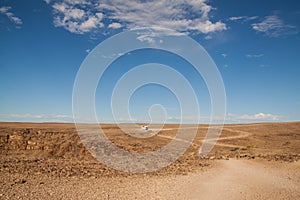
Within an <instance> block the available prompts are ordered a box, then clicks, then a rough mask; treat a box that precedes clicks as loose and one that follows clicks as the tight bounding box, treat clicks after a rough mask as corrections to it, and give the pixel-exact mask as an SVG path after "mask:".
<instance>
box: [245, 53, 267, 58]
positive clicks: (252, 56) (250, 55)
mask: <svg viewBox="0 0 300 200" xmlns="http://www.w3.org/2000/svg"><path fill="white" fill-rule="evenodd" d="M263 56H264V54H246V58H260V57H263Z"/></svg>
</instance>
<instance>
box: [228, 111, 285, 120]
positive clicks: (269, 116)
mask: <svg viewBox="0 0 300 200" xmlns="http://www.w3.org/2000/svg"><path fill="white" fill-rule="evenodd" d="M284 119H285V117H283V116H280V115H274V114H270V113H262V112H261V113H257V114H253V115H249V114H244V115H235V114H231V113H229V114H228V115H227V116H226V121H227V122H264V121H281V120H284Z"/></svg>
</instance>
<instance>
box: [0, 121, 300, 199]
mask: <svg viewBox="0 0 300 200" xmlns="http://www.w3.org/2000/svg"><path fill="white" fill-rule="evenodd" d="M101 126H102V128H103V129H104V130H105V133H106V134H107V137H108V138H109V139H111V141H113V142H114V143H115V144H116V145H118V146H119V147H120V148H123V149H125V150H127V151H131V152H137V153H143V152H149V151H153V150H156V149H158V148H160V147H162V146H164V145H166V144H167V143H168V142H170V140H171V139H173V138H174V136H175V134H176V131H177V127H178V126H177V125H165V127H164V129H163V130H161V131H160V132H159V133H158V134H156V135H154V136H152V137H150V138H142V139H141V138H132V137H130V136H128V135H126V134H124V133H123V132H122V131H121V130H119V129H118V127H117V126H116V125H111V124H106V125H101ZM152 128H153V129H152V130H154V129H155V127H152ZM194 128H198V133H197V136H196V138H195V139H194V141H193V143H192V144H191V146H190V148H189V149H188V150H187V151H186V153H185V154H184V155H183V156H181V157H180V158H179V159H178V160H177V161H176V162H174V163H172V164H171V165H169V166H168V167H166V168H163V169H161V170H159V171H156V172H153V173H145V174H128V173H125V172H119V171H116V170H113V169H110V168H109V167H107V166H105V165H103V164H101V163H99V162H98V161H96V160H95V159H94V158H93V157H92V156H91V154H90V153H89V152H88V151H87V150H86V149H85V148H84V146H83V145H82V143H81V140H80V138H79V137H78V135H77V134H76V130H75V127H74V125H73V124H56V123H52V124H51V123H48V124H46V123H42V124H34V123H0V156H1V157H0V199H300V161H299V158H300V123H267V124H247V125H242V124H240V125H225V127H224V129H223V131H222V134H221V137H220V139H219V141H218V143H217V145H216V146H215V148H214V149H213V151H212V152H211V153H210V154H209V155H207V156H206V157H205V158H202V159H201V158H200V157H199V155H198V150H199V147H200V146H201V144H202V140H203V138H204V136H205V131H206V130H207V126H206V125H199V126H193V127H189V128H187V129H186V130H185V131H186V134H189V131H190V129H194ZM152 133H153V132H151V129H150V131H149V134H152ZM142 134H147V133H142ZM181 142H186V141H181ZM101 144H102V143H101ZM97 145H99V144H98V143H97V142H95V146H97ZM108 153H113V152H109V151H108Z"/></svg>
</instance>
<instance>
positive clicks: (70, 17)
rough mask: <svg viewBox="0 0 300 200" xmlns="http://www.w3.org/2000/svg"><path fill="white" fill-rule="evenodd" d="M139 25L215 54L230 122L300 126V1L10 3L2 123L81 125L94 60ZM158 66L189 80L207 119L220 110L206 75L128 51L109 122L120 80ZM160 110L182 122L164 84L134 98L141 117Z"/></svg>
mask: <svg viewBox="0 0 300 200" xmlns="http://www.w3.org/2000/svg"><path fill="white" fill-rule="evenodd" d="M139 27H161V28H168V29H171V30H174V31H177V32H180V33H183V34H186V35H188V36H190V37H192V38H193V39H194V40H196V41H197V42H198V43H199V44H201V45H202V46H203V47H204V48H205V49H206V51H207V52H208V53H209V55H210V56H211V57H212V59H213V60H214V62H215V63H216V65H217V67H218V69H219V71H220V73H221V75H222V78H223V81H224V86H225V89H226V96H227V120H226V122H228V123H232V122H233V123H248V122H257V121H258V122H260V121H299V120H300V109H299V108H300V92H299V91H300V79H299V75H300V59H299V52H300V37H299V31H300V29H299V28H300V3H299V1H297V0H287V1H281V0H272V1H268V0H262V1H261V0H247V1H237V0H235V1H233V0H227V1H216V0H215V1H212V0H211V1H205V0H193V1H185V0H178V1H175V2H170V1H168V0H158V1H157V0H153V1H144V0H143V1H137V0H136V1H121V0H111V1H109V0H102V1H101V0H100V1H82V0H61V1H52V0H47V1H43V0H29V1H21V0H2V1H1V2H0V35H1V36H0V44H1V46H0V94H1V97H0V121H38V122H41V121H68V122H70V121H72V91H73V84H74V81H75V78H76V74H77V72H78V70H79V68H80V65H81V63H82V62H83V60H84V59H85V57H86V56H87V55H88V53H89V52H90V51H91V50H92V49H93V48H95V47H96V46H97V45H98V44H99V43H100V42H102V41H104V40H105V39H107V38H109V37H111V36H113V35H115V34H118V33H120V32H122V31H126V30H130V29H133V28H139ZM124 42H125V43H126V41H124ZM153 58H155V59H153ZM154 61H155V62H161V63H162V64H165V65H168V66H172V67H173V68H175V69H177V70H179V71H180V72H181V73H182V74H184V75H185V76H186V78H187V79H188V80H190V82H191V84H192V86H193V88H194V89H195V92H196V95H197V98H198V100H199V102H200V103H199V104H200V110H201V115H202V117H203V119H202V122H207V120H208V117H209V115H210V111H211V108H210V106H211V105H210V99H209V94H208V92H207V89H206V86H205V83H204V82H203V80H202V79H201V77H198V76H197V75H196V74H195V73H194V71H193V70H192V69H191V66H189V63H186V62H185V61H184V60H183V59H180V58H178V57H176V56H173V55H171V54H169V53H167V52H157V51H155V50H144V51H137V52H132V53H131V54H130V55H127V56H125V55H123V56H121V57H120V58H119V59H117V60H116V61H115V62H114V63H113V64H112V65H111V66H110V71H108V72H107V74H106V77H105V80H104V81H103V82H102V83H101V84H99V87H98V90H97V94H96V102H97V103H96V105H95V106H96V111H97V114H98V115H99V119H100V121H101V122H112V115H111V110H110V107H109V105H110V104H109V102H110V100H109V98H110V94H111V90H112V88H113V85H114V83H115V82H116V80H117V79H118V77H121V76H122V73H125V72H126V70H129V69H130V68H133V67H134V66H136V65H140V64H145V63H148V62H154ZM124 66H125V67H124ZM183 90H184V88H183ZM102 91H105V92H104V93H103V92H102ZM155 104H162V105H164V106H165V108H166V111H167V113H168V122H170V123H171V122H176V120H178V118H179V117H180V112H179V111H180V109H179V104H178V101H177V100H176V98H175V96H174V94H172V93H171V92H170V91H169V90H168V89H166V88H163V87H161V86H157V85H147V86H145V87H142V88H140V89H139V90H137V91H136V93H134V95H133V96H132V98H131V99H130V106H129V107H130V112H131V114H132V117H133V118H134V119H136V120H137V121H149V116H148V109H149V107H151V105H155ZM158 114H161V110H160V111H158ZM191 118H192V116H191ZM122 120H124V122H127V121H128V119H122ZM172 120H173V121H172Z"/></svg>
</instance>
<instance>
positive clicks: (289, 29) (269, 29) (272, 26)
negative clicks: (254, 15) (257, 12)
mask: <svg viewBox="0 0 300 200" xmlns="http://www.w3.org/2000/svg"><path fill="white" fill-rule="evenodd" d="M252 28H253V29H254V30H255V31H257V32H259V33H263V34H265V35H267V36H269V37H280V36H286V35H293V34H297V33H298V31H297V29H296V27H295V26H293V25H289V24H286V23H285V22H284V21H283V20H282V19H280V18H279V17H278V16H277V15H270V16H266V17H265V18H264V19H263V20H262V21H261V22H259V23H254V24H252Z"/></svg>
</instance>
